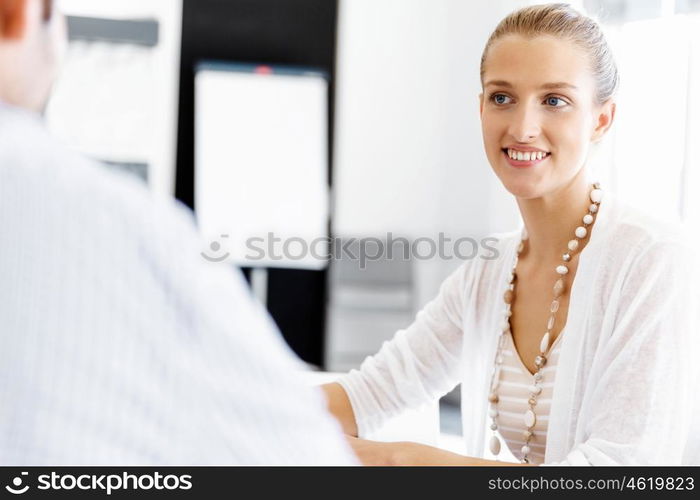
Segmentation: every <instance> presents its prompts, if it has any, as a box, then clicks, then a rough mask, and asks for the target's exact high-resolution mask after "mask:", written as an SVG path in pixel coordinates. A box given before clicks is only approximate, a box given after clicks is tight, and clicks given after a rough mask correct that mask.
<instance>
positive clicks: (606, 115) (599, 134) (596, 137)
mask: <svg viewBox="0 0 700 500" xmlns="http://www.w3.org/2000/svg"><path fill="white" fill-rule="evenodd" d="M615 108H616V104H615V102H614V101H613V100H612V99H609V100H607V101H606V102H605V103H603V104H602V105H601V107H600V109H599V110H598V121H597V123H596V127H595V128H594V129H593V135H592V136H591V141H593V142H598V141H600V140H601V139H602V138H603V136H604V135H605V134H606V132H607V131H608V130H609V129H610V127H611V126H612V124H613V120H614V119H615Z"/></svg>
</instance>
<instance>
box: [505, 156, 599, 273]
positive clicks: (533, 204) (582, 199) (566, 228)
mask: <svg viewBox="0 0 700 500" xmlns="http://www.w3.org/2000/svg"><path fill="white" fill-rule="evenodd" d="M591 184H592V182H590V181H589V180H588V178H587V176H586V172H585V169H581V171H580V172H579V173H578V174H577V175H576V177H574V179H572V180H571V182H569V183H568V184H567V185H565V186H563V187H562V188H560V189H558V190H557V191H555V192H552V193H548V194H547V195H545V196H542V197H539V198H533V199H522V198H518V199H517V202H518V206H519V208H520V213H521V215H522V218H523V222H524V223H525V228H526V229H527V233H528V257H531V258H532V260H533V262H550V261H552V260H555V261H559V260H561V256H562V254H563V253H565V252H566V244H567V243H568V241H569V240H571V239H573V238H574V230H575V229H576V228H577V227H578V226H582V225H583V220H582V219H583V216H584V215H585V214H586V213H588V206H589V205H590V204H591V201H590V198H589V196H590V192H591V189H592V188H591ZM587 241H588V237H586V238H585V239H584V240H583V241H582V242H581V243H582V244H583V243H585V242H587ZM579 251H580V249H579Z"/></svg>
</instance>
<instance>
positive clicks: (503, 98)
mask: <svg viewBox="0 0 700 500" xmlns="http://www.w3.org/2000/svg"><path fill="white" fill-rule="evenodd" d="M507 99H510V97H508V96H507V95H505V94H493V95H492V96H491V100H492V101H493V102H495V103H496V104H508V101H507Z"/></svg>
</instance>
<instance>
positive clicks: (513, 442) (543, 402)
mask: <svg viewBox="0 0 700 500" xmlns="http://www.w3.org/2000/svg"><path fill="white" fill-rule="evenodd" d="M563 333H564V331H562V332H561V333H560V334H559V335H557V338H556V339H554V344H553V345H552V347H551V348H550V352H549V355H548V356H547V364H546V365H545V366H544V368H543V369H542V376H543V378H542V383H541V384H540V385H541V386H542V392H541V393H540V394H539V396H538V397H537V406H536V407H535V415H536V416H537V422H536V423H535V430H534V434H535V435H534V437H533V438H532V439H531V440H530V444H529V446H530V450H531V451H530V454H529V459H530V462H531V463H533V464H538V465H539V464H541V463H543V462H544V451H545V446H546V443H547V427H548V425H549V408H550V404H551V401H552V390H553V388H554V375H555V372H556V365H557V361H558V360H559V349H560V345H561V343H560V342H559V339H561V336H562V334H563ZM502 355H503V365H502V367H501V378H500V382H499V385H498V404H497V408H498V417H497V423H498V431H499V433H500V435H501V438H502V439H503V440H504V441H505V443H506V444H507V445H508V448H509V449H510V451H511V452H512V453H513V455H514V456H515V457H516V458H517V459H518V460H520V459H521V457H522V455H523V454H522V452H521V451H520V448H522V446H523V445H524V444H525V439H524V438H523V431H525V423H524V422H523V415H524V414H525V412H526V411H527V410H528V409H529V405H528V404H527V400H528V398H529V397H530V391H529V390H528V387H529V386H531V385H532V383H533V382H534V377H533V375H532V374H531V373H530V371H529V370H528V369H527V367H526V366H525V365H524V364H523V362H522V360H521V359H520V356H519V354H518V353H517V350H516V349H515V343H514V342H513V337H512V335H511V334H510V333H508V334H506V344H505V346H504V347H503V351H502Z"/></svg>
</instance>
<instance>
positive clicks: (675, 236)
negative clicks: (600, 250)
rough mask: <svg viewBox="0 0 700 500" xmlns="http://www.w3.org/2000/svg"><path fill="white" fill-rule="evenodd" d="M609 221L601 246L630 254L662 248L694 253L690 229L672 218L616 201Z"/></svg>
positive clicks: (610, 211) (612, 201) (609, 215)
mask: <svg viewBox="0 0 700 500" xmlns="http://www.w3.org/2000/svg"><path fill="white" fill-rule="evenodd" d="M608 218H609V219H608V221H607V224H606V227H605V231H604V234H603V235H602V240H603V241H602V243H603V244H604V245H606V246H609V247H616V248H618V249H620V251H621V252H623V253H625V254H627V255H630V254H634V253H644V252H647V251H649V250H650V249H659V248H663V249H672V248H677V249H683V250H686V251H688V250H691V246H692V239H691V237H690V233H689V230H688V228H687V227H686V226H684V225H683V224H682V223H681V222H680V221H678V220H677V219H675V218H673V217H671V216H664V215H661V214H657V213H654V212H653V211H652V210H649V209H644V208H640V207H637V206H633V205H631V204H629V203H627V202H624V201H622V200H619V199H614V200H611V206H610V207H609V214H608Z"/></svg>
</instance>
